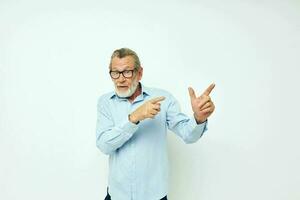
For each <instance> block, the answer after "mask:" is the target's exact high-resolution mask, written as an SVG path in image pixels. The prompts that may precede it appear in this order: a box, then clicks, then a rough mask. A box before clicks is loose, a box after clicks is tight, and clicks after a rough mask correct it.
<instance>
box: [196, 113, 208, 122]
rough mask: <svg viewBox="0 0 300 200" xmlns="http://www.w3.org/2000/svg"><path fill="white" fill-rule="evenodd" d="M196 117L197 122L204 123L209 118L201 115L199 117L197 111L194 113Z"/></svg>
mask: <svg viewBox="0 0 300 200" xmlns="http://www.w3.org/2000/svg"><path fill="white" fill-rule="evenodd" d="M194 118H195V120H196V122H197V124H202V123H204V122H205V121H206V120H207V118H205V119H203V118H201V117H198V116H197V115H196V114H195V113H194Z"/></svg>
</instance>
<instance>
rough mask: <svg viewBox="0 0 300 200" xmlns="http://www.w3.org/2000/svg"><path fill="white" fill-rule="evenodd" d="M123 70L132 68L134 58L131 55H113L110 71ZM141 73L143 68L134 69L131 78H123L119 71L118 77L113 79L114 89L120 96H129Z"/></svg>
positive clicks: (135, 86) (133, 90)
mask: <svg viewBox="0 0 300 200" xmlns="http://www.w3.org/2000/svg"><path fill="white" fill-rule="evenodd" d="M125 70H134V59H133V58H132V57H131V56H126V57H124V58H118V57H114V58H113V59H112V62H111V71H118V72H122V71H125ZM142 75H143V68H140V69H139V70H138V71H137V70H134V71H133V75H132V77H131V78H125V77H124V76H123V74H122V73H120V76H119V78H117V79H113V78H112V81H113V82H114V85H115V90H116V93H117V95H118V96H120V97H130V96H131V95H132V94H133V93H134V92H135V91H136V89H137V86H138V83H139V81H140V80H141V78H142Z"/></svg>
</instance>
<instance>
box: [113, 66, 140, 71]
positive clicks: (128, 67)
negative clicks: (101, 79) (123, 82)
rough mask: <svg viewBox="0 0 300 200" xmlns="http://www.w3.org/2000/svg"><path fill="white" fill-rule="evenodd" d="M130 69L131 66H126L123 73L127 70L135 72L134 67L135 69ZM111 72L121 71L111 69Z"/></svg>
mask: <svg viewBox="0 0 300 200" xmlns="http://www.w3.org/2000/svg"><path fill="white" fill-rule="evenodd" d="M130 68H131V67H130V66H126V67H125V68H124V69H123V70H122V71H125V70H134V67H133V69H130ZM111 71H119V70H116V69H111ZM119 72H120V71H119Z"/></svg>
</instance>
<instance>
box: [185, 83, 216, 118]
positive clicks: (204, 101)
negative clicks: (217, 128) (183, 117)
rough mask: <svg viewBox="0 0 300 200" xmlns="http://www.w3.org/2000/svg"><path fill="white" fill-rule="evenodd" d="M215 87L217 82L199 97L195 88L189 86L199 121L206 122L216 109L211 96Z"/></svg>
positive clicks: (193, 107)
mask: <svg viewBox="0 0 300 200" xmlns="http://www.w3.org/2000/svg"><path fill="white" fill-rule="evenodd" d="M214 87H215V84H214V83H213V84H211V85H210V86H209V87H208V88H207V89H206V90H205V91H204V92H203V93H202V95H201V96H199V97H196V94H195V91H194V90H193V88H191V87H189V94H190V98H191V104H192V109H193V111H194V117H195V119H196V121H197V123H203V122H205V121H206V119H207V118H208V117H209V116H210V115H211V114H212V113H213V112H214V110H215V105H214V103H213V102H212V100H211V98H210V96H209V94H210V93H211V91H212V90H213V89H214Z"/></svg>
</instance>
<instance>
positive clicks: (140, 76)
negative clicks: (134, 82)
mask: <svg viewBox="0 0 300 200" xmlns="http://www.w3.org/2000/svg"><path fill="white" fill-rule="evenodd" d="M142 77H143V67H142V66H141V68H140V69H139V71H138V80H139V81H140V80H141V79H142Z"/></svg>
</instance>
